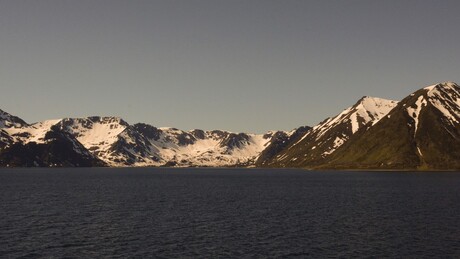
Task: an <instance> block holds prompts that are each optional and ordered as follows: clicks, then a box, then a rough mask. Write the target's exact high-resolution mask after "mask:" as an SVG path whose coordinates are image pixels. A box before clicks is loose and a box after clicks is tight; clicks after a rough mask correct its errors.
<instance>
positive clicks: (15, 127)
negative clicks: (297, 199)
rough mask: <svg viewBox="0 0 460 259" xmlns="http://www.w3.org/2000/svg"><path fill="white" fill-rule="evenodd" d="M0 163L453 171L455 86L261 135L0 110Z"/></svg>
mask: <svg viewBox="0 0 460 259" xmlns="http://www.w3.org/2000/svg"><path fill="white" fill-rule="evenodd" d="M0 166H212V167H221V166H251V167H252V166H256V167H303V168H319V169H324V168H329V169H344V168H346V169H353V168H355V169H356V168H363V169H366V168H371V169H460V87H459V86H458V85H457V84H455V83H453V82H446V83H440V84H436V85H432V86H428V87H425V88H422V89H420V90H418V91H416V92H414V93H413V94H410V95H409V96H407V97H406V98H404V99H403V100H402V101H400V102H396V101H391V100H385V99H380V98H373V97H363V98H361V99H360V100H359V101H358V102H357V103H356V104H355V105H353V106H351V107H349V108H347V109H345V110H344V111H342V112H341V113H340V114H338V115H337V116H335V117H332V118H328V119H326V120H324V121H323V122H321V123H319V124H318V125H316V126H315V127H313V128H310V127H307V126H304V127H300V128H298V129H295V130H293V131H290V132H283V131H272V132H268V133H266V134H247V133H232V132H228V131H223V130H212V131H204V130H199V129H195V130H190V131H183V130H180V129H176V128H157V127H154V126H152V125H148V124H144V123H138V124H134V125H130V124H129V123H127V122H126V121H124V120H123V119H121V118H118V117H97V116H94V117H87V118H65V119H58V120H47V121H43V122H37V123H33V124H28V123H26V122H24V121H23V120H21V119H20V118H18V117H16V116H13V115H11V114H8V113H6V112H4V111H1V110H0Z"/></svg>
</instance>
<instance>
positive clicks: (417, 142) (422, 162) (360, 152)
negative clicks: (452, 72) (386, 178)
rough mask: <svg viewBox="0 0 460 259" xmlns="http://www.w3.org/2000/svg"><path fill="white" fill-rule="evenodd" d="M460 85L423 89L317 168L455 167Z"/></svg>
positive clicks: (459, 145) (459, 148) (459, 152)
mask: <svg viewBox="0 0 460 259" xmlns="http://www.w3.org/2000/svg"><path fill="white" fill-rule="evenodd" d="M459 122H460V87H459V86H458V85H457V84H455V83H452V82H447V83H441V84H437V85H433V86H429V87H426V88H423V89H421V90H419V91H417V92H415V93H413V94H411V95H409V96H408V97H406V98H405V99H403V100H402V101H401V102H400V103H399V104H398V106H397V107H396V108H394V109H393V110H392V111H391V112H390V113H389V114H388V116H386V117H385V118H383V119H382V120H381V121H380V122H379V123H377V124H376V125H375V126H374V127H372V128H370V129H369V130H368V131H365V132H361V134H359V135H357V136H356V137H355V138H354V139H353V140H352V141H350V142H349V143H347V144H346V145H344V146H343V148H341V149H340V150H338V151H337V152H335V153H334V154H333V155H332V156H330V157H329V158H328V159H327V161H326V163H324V164H322V165H321V166H320V167H321V168H375V169H378V168H381V169H459V168H460V123H459Z"/></svg>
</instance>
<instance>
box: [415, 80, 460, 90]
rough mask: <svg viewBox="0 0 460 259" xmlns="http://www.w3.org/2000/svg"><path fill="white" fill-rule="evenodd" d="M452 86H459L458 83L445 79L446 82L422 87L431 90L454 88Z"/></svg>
mask: <svg viewBox="0 0 460 259" xmlns="http://www.w3.org/2000/svg"><path fill="white" fill-rule="evenodd" d="M454 88H459V86H458V84H457V83H455V82H452V81H446V82H441V83H438V84H435V85H430V86H427V87H425V88H423V89H425V90H428V91H429V92H430V91H433V90H443V89H444V90H447V89H454Z"/></svg>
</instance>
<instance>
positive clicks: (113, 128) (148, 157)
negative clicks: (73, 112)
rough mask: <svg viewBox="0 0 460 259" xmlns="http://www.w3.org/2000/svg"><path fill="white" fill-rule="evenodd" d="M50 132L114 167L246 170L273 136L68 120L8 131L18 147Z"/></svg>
mask: <svg viewBox="0 0 460 259" xmlns="http://www.w3.org/2000/svg"><path fill="white" fill-rule="evenodd" d="M52 127H57V128H59V130H61V131H63V132H67V133H69V134H70V135H71V136H73V137H74V138H75V139H76V140H77V141H78V142H79V143H81V145H82V146H84V147H85V148H86V149H87V150H88V151H89V152H91V154H93V155H94V156H95V157H97V158H99V159H101V160H102V161H104V162H105V163H107V164H108V165H110V166H162V165H167V166H235V165H242V164H248V163H250V162H251V161H253V160H254V159H255V158H256V157H257V156H258V155H259V154H260V152H262V150H263V149H265V145H266V144H267V143H268V142H269V141H270V139H271V136H272V134H271V133H268V134H265V135H262V134H245V133H231V132H227V131H220V130H214V131H203V130H192V131H183V130H179V129H176V128H156V127H153V126H151V125H147V124H143V123H138V124H135V125H132V126H131V125H129V124H128V123H127V122H125V121H124V120H122V119H121V118H117V117H97V116H94V117H88V118H65V119H59V120H48V121H44V122H39V123H34V124H30V125H28V124H24V125H23V126H22V127H12V128H5V131H6V132H7V133H8V136H11V137H12V138H13V139H14V140H15V141H16V142H21V143H24V144H27V143H29V142H35V143H45V141H46V139H45V136H46V134H47V133H48V132H49V131H50V130H51V128H52Z"/></svg>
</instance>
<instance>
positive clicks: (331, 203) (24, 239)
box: [0, 168, 460, 258]
mask: <svg viewBox="0 0 460 259" xmlns="http://www.w3.org/2000/svg"><path fill="white" fill-rule="evenodd" d="M368 256H371V257H379V258H380V257H413V258H423V257H425V258H429V257H430V258H431V257H452V258H455V257H456V258H458V257H460V173H439V172H436V173H407V172H405V173H398V172H312V171H301V170H272V169H268V170H262V169H198V168H195V169H162V168H156V169H155V168H136V169H110V168H95V169H94V168H93V169H91V168H86V169H1V170H0V257H1V258H17V257H26V258H35V257H47V258H62V257H79V258H101V257H103V258H104V257H105V258H127V257H135V258H151V257H160V258H184V257H189V258H227V257H232V258H247V257H251V258H253V257H255V258H273V257H274V258H277V257H278V258H289V257H298V258H306V257H310V258H318V257H368Z"/></svg>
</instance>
